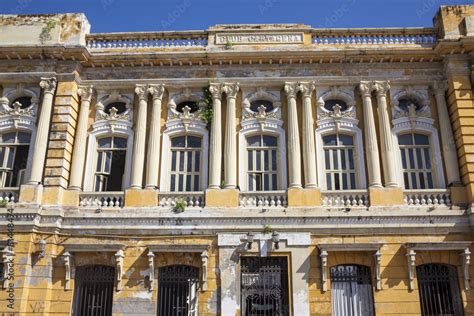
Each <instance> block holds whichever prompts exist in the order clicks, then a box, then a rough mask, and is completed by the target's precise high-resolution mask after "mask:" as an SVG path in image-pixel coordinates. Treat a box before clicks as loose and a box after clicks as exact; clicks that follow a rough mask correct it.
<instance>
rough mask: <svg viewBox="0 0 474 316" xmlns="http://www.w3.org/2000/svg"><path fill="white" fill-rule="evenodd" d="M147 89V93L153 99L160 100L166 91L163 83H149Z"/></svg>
mask: <svg viewBox="0 0 474 316" xmlns="http://www.w3.org/2000/svg"><path fill="white" fill-rule="evenodd" d="M147 90H148V93H149V94H151V96H152V98H153V100H155V99H160V100H162V99H163V96H164V95H165V91H166V90H165V85H164V84H149V85H148V88H147Z"/></svg>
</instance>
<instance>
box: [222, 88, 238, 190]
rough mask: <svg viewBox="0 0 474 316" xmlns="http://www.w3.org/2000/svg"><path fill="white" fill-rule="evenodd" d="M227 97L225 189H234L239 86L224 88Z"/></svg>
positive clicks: (235, 182) (235, 184) (235, 183)
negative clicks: (236, 110) (236, 104)
mask: <svg viewBox="0 0 474 316" xmlns="http://www.w3.org/2000/svg"><path fill="white" fill-rule="evenodd" d="M223 89H224V92H225V93H226V96H227V115H226V125H225V149H224V151H225V157H226V158H225V159H224V170H225V188H226V189H235V187H236V186H237V151H236V148H237V146H236V142H237V141H236V132H235V102H236V98H237V92H238V91H239V84H238V83H236V84H228V85H225V86H224V88H223Z"/></svg>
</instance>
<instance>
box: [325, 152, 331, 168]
mask: <svg viewBox="0 0 474 316" xmlns="http://www.w3.org/2000/svg"><path fill="white" fill-rule="evenodd" d="M324 162H325V164H326V170H331V165H330V160H329V150H327V149H326V150H325V151H324Z"/></svg>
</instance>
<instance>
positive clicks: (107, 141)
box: [97, 137, 112, 148]
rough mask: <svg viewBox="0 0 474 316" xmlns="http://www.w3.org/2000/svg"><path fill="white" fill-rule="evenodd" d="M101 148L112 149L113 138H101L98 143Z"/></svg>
mask: <svg viewBox="0 0 474 316" xmlns="http://www.w3.org/2000/svg"><path fill="white" fill-rule="evenodd" d="M97 143H98V146H99V148H110V147H111V146H112V138H111V137H106V138H101V139H99V140H98V141H97Z"/></svg>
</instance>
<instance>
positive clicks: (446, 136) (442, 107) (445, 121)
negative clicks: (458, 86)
mask: <svg viewBox="0 0 474 316" xmlns="http://www.w3.org/2000/svg"><path fill="white" fill-rule="evenodd" d="M447 88H448V86H447V83H446V82H436V83H435V84H434V86H433V90H434V95H435V98H436V107H437V109H438V117H439V118H440V119H439V120H438V121H439V128H440V134H441V142H442V145H443V158H444V165H445V166H446V176H447V178H448V179H447V180H448V181H447V183H448V185H451V184H460V183H461V177H460V175H459V162H458V155H457V152H456V144H455V142H454V135H453V129H452V127H451V122H450V120H449V112H448V106H447V104H446V96H445V91H446V90H447Z"/></svg>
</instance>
